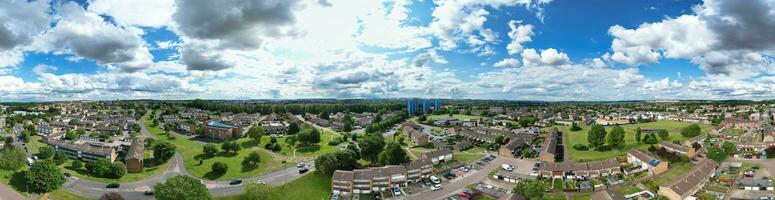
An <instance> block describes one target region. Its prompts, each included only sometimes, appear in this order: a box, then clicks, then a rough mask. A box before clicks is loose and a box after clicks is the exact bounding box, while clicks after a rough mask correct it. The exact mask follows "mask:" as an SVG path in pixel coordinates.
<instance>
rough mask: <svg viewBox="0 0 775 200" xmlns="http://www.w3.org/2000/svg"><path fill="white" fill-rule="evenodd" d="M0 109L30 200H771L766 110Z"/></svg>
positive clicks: (450, 106) (761, 106)
mask: <svg viewBox="0 0 775 200" xmlns="http://www.w3.org/2000/svg"><path fill="white" fill-rule="evenodd" d="M0 110H1V111H0V113H1V114H0V127H2V129H0V133H2V136H3V138H5V139H4V141H5V142H4V143H3V148H2V149H3V150H2V151H0V152H2V159H3V162H2V163H0V165H2V166H0V168H2V172H3V174H7V175H4V176H2V178H3V183H4V184H7V185H9V186H11V188H13V189H14V190H17V192H20V193H22V194H24V195H26V196H28V197H35V198H39V197H42V196H48V197H49V198H53V199H57V198H61V197H62V196H73V198H83V199H92V198H100V199H104V198H106V196H111V195H112V196H120V197H122V198H126V199H153V198H160V197H163V196H165V195H167V196H168V195H172V196H175V195H177V194H176V192H180V191H179V190H178V189H180V188H181V187H191V188H185V189H186V191H196V192H197V193H200V194H202V195H205V196H208V197H212V198H215V199H483V198H484V199H533V198H534V197H536V196H541V197H542V198H546V199H566V198H573V199H670V200H681V199H758V198H762V199H763V198H765V197H770V198H771V197H773V196H774V194H775V192H773V182H772V176H773V173H775V171H773V170H775V162H773V159H768V158H772V157H773V156H775V130H774V129H773V122H774V121H775V104H773V103H770V102H754V101H720V102H713V101H702V102H699V101H669V102H667V101H666V102H645V101H644V102H575V103H567V102H555V103H552V102H508V101H483V100H481V101H455V100H445V99H403V100H400V99H396V100H382V101H348V102H344V101H337V100H326V101H319V102H305V101H288V102H241V101H233V102H232V101H207V100H191V101H154V100H135V101H88V102H87V101H82V102H81V101H73V102H51V103H46V102H42V103H5V104H2V106H0ZM14 177H19V179H22V181H18V180H16V181H15V180H13V179H17V178H14ZM189 179H190V180H189ZM173 180H174V181H173ZM186 181H194V183H195V184H194V185H193V186H192V185H190V184H183V183H184V182H186ZM197 185H199V186H197Z"/></svg>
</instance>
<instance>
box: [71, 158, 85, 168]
mask: <svg viewBox="0 0 775 200" xmlns="http://www.w3.org/2000/svg"><path fill="white" fill-rule="evenodd" d="M81 167H83V162H81V161H80V160H73V168H75V169H81Z"/></svg>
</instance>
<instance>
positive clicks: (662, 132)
mask: <svg viewBox="0 0 775 200" xmlns="http://www.w3.org/2000/svg"><path fill="white" fill-rule="evenodd" d="M657 135H659V138H662V140H667V138H670V133H668V132H667V130H665V129H660V130H659V131H658V132H657Z"/></svg>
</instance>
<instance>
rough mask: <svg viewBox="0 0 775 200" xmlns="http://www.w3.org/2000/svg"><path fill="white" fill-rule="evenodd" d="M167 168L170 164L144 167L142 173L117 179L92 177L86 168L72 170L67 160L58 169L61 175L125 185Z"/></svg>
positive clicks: (71, 164)
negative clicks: (66, 174)
mask: <svg viewBox="0 0 775 200" xmlns="http://www.w3.org/2000/svg"><path fill="white" fill-rule="evenodd" d="M169 166H170V162H167V163H164V164H162V165H159V166H152V167H149V166H146V167H145V168H144V169H143V172H140V173H127V174H126V175H124V176H123V177H121V178H119V179H114V178H100V177H93V176H91V175H90V174H89V172H88V171H86V168H84V167H81V168H80V169H75V168H73V160H68V161H67V162H65V163H64V164H62V165H60V166H59V169H60V170H62V173H70V174H72V175H73V176H75V177H78V178H82V179H87V180H92V181H97V182H103V183H127V182H135V181H139V180H143V179H145V178H148V177H150V176H154V175H158V174H161V173H163V172H164V171H165V170H166V169H167V168H168V167H169Z"/></svg>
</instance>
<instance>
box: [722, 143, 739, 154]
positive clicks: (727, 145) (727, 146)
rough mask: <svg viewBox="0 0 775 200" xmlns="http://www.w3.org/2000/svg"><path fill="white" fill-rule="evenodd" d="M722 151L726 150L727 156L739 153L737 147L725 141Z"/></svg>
mask: <svg viewBox="0 0 775 200" xmlns="http://www.w3.org/2000/svg"><path fill="white" fill-rule="evenodd" d="M721 149H724V153H726V154H727V155H733V154H735V152H737V145H735V143H732V142H729V141H724V143H722V144H721Z"/></svg>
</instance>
